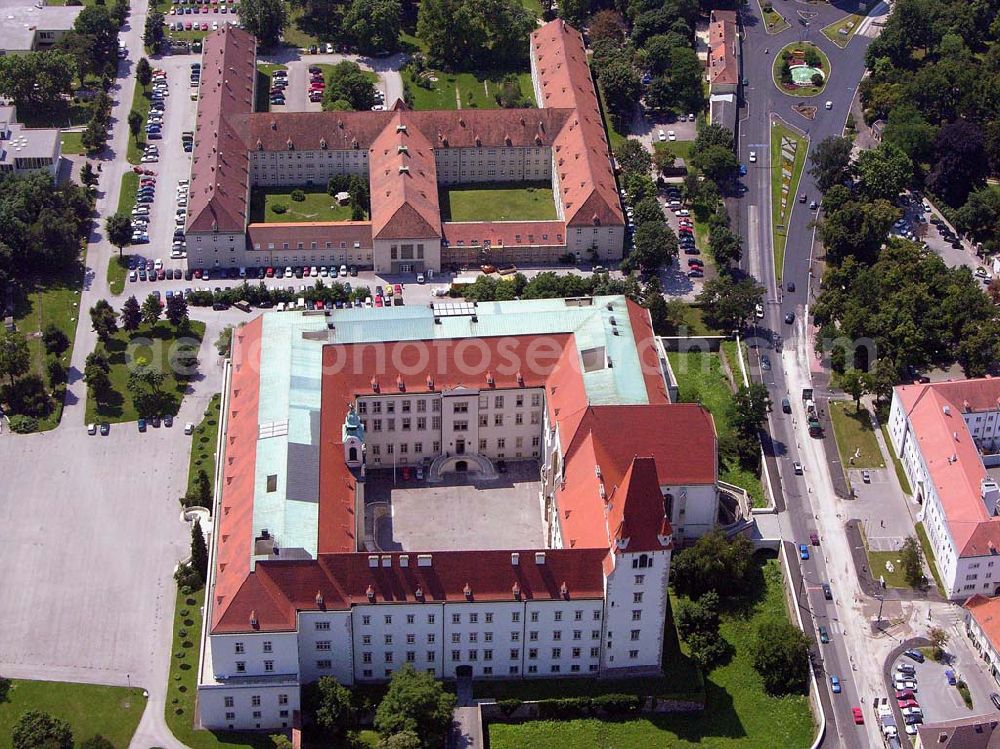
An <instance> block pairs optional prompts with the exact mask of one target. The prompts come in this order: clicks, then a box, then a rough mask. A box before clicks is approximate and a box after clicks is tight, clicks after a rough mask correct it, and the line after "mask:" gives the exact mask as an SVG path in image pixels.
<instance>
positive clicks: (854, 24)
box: [823, 13, 865, 49]
mask: <svg viewBox="0 0 1000 749" xmlns="http://www.w3.org/2000/svg"><path fill="white" fill-rule="evenodd" d="M864 19H865V17H864V16H863V15H861V14H859V13H852V14H851V15H849V16H845V17H844V18H841V19H840V20H839V21H834V22H833V23H831V24H830V25H829V26H827V27H825V28H824V29H823V36H825V37H826V38H827V39H829V40H830V41H831V42H833V43H834V44H836V45H837V46H838V47H840V48H841V49H843V48H844V47H846V46H847V45H848V44H850V43H851V39H853V38H854V34H855V33H856V32H857V30H858V26H859V25H860V23H861V22H862V21H863V20H864Z"/></svg>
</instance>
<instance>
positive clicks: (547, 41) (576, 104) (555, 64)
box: [531, 20, 625, 226]
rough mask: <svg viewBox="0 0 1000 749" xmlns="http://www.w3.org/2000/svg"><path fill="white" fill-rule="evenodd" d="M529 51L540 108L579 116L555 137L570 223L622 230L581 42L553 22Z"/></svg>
mask: <svg viewBox="0 0 1000 749" xmlns="http://www.w3.org/2000/svg"><path fill="white" fill-rule="evenodd" d="M531 46H532V51H533V53H534V57H535V60H536V70H537V74H538V79H539V85H540V88H541V92H542V100H541V101H539V102H538V106H539V107H541V108H548V107H556V108H563V109H573V110H575V112H576V114H575V116H573V117H571V118H570V119H569V121H568V122H567V124H566V125H565V126H564V127H563V129H562V130H561V131H560V132H559V135H558V136H557V137H556V141H555V149H554V150H555V159H556V171H557V172H558V175H559V189H560V191H561V195H560V197H561V198H562V201H563V208H564V213H565V218H566V223H567V224H568V225H570V226H594V225H601V226H620V225H622V224H624V223H625V220H624V214H623V213H622V208H621V202H620V201H619V199H618V190H617V187H616V186H615V176H614V173H613V172H612V169H611V159H610V154H609V152H608V140H607V136H606V134H605V132H604V121H603V120H602V119H601V110H600V105H599V103H598V101H597V91H596V89H595V88H594V81H593V79H592V78H591V75H590V65H589V64H588V63H587V50H586V48H585V47H584V44H583V37H582V36H581V35H580V32H579V31H577V30H576V29H574V28H573V27H572V26H569V25H568V24H567V23H566V22H565V21H562V20H555V21H550V22H549V23H547V24H545V25H544V26H542V27H541V28H539V29H537V30H536V31H534V32H532V34H531Z"/></svg>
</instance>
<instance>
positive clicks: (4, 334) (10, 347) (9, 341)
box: [0, 329, 31, 385]
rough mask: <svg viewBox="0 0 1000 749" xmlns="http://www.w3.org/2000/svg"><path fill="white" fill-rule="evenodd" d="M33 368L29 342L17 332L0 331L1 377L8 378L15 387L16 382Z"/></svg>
mask: <svg viewBox="0 0 1000 749" xmlns="http://www.w3.org/2000/svg"><path fill="white" fill-rule="evenodd" d="M30 366H31V354H30V352H29V351H28V340H27V339H26V338H25V337H24V334H23V333H20V332H18V331H16V330H6V329H4V330H0V377H6V378H7V381H8V382H9V383H10V384H11V385H13V384H14V380H15V379H17V378H18V377H20V376H21V375H23V374H25V373H27V371H28V369H29V367H30Z"/></svg>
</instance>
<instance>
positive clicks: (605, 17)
mask: <svg viewBox="0 0 1000 749" xmlns="http://www.w3.org/2000/svg"><path fill="white" fill-rule="evenodd" d="M605 39H606V40H608V41H610V42H612V43H614V44H621V43H622V42H624V41H625V21H624V20H623V19H622V17H621V15H620V14H619V13H616V12H615V11H613V10H600V11H598V12H597V13H595V14H594V15H593V17H592V18H591V19H590V43H591V44H596V43H597V42H599V41H602V40H605Z"/></svg>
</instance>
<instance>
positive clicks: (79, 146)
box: [59, 130, 87, 156]
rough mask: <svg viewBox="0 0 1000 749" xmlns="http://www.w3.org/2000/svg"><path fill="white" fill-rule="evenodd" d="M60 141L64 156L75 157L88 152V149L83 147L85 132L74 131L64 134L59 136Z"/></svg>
mask: <svg viewBox="0 0 1000 749" xmlns="http://www.w3.org/2000/svg"><path fill="white" fill-rule="evenodd" d="M59 140H60V142H61V143H62V152H63V155H67V154H72V155H74V156H79V155H80V154H84V153H86V152H87V149H86V148H84V147H83V131H82V130H79V131H78V130H74V131H73V132H68V133H67V132H65V131H64V132H62V133H60V135H59Z"/></svg>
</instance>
